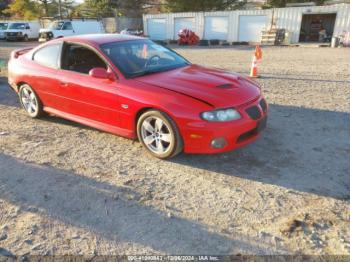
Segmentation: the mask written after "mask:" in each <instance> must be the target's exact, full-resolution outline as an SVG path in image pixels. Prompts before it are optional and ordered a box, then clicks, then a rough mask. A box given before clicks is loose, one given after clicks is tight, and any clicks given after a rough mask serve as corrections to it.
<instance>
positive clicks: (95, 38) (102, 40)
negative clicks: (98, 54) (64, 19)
mask: <svg viewBox="0 0 350 262" xmlns="http://www.w3.org/2000/svg"><path fill="white" fill-rule="evenodd" d="M140 39H144V38H143V37H138V36H133V35H121V34H90V35H78V36H69V37H64V38H61V40H62V41H68V42H69V41H72V42H81V43H85V44H91V45H102V44H107V43H113V42H121V41H129V40H140Z"/></svg>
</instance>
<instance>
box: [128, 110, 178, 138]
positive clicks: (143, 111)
mask: <svg viewBox="0 0 350 262" xmlns="http://www.w3.org/2000/svg"><path fill="white" fill-rule="evenodd" d="M149 110H157V111H160V112H164V111H162V110H161V109H158V108H154V107H145V108H142V109H140V110H139V111H138V112H137V114H136V117H135V127H134V132H135V136H136V139H138V137H137V122H138V121H139V118H140V116H141V115H142V114H143V113H145V112H147V111H149ZM164 113H166V112H164ZM166 114H167V113H166ZM169 117H170V118H171V119H172V120H173V122H174V124H175V126H176V127H177V129H178V130H179V131H180V128H179V127H178V125H177V123H176V122H175V120H174V119H173V118H172V117H171V116H169ZM180 138H181V139H182V141H183V138H182V134H181V132H180Z"/></svg>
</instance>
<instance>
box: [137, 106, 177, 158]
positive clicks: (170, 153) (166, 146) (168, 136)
mask: <svg viewBox="0 0 350 262" xmlns="http://www.w3.org/2000/svg"><path fill="white" fill-rule="evenodd" d="M137 136H138V138H139V140H140V142H141V143H142V145H143V146H144V147H145V148H146V149H147V150H148V152H150V153H151V154H152V155H153V156H155V157H158V158H161V159H166V158H171V157H174V156H176V155H177V154H179V153H180V152H181V151H182V149H183V143H182V139H181V136H180V133H179V130H178V128H177V127H176V124H175V122H174V121H173V120H172V119H171V118H170V117H169V116H168V115H167V114H165V113H163V112H160V111H157V110H150V111H147V112H146V113H144V114H143V115H141V117H140V118H139V120H138V123H137Z"/></svg>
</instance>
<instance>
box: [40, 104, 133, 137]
mask: <svg viewBox="0 0 350 262" xmlns="http://www.w3.org/2000/svg"><path fill="white" fill-rule="evenodd" d="M44 111H45V112H47V113H49V114H53V115H55V116H58V117H62V118H64V119H68V120H71V121H73V122H77V123H79V124H83V125H86V126H90V127H93V128H96V129H98V130H102V131H105V132H108V133H112V134H114V135H118V136H123V137H126V138H130V139H134V138H135V137H136V136H135V133H134V132H133V131H131V130H127V129H122V128H119V127H115V126H111V125H108V124H105V123H101V122H98V121H95V120H91V119H87V118H84V117H81V116H77V115H72V114H69V113H65V112H62V111H59V110H57V109H54V108H52V107H46V106H45V107H44Z"/></svg>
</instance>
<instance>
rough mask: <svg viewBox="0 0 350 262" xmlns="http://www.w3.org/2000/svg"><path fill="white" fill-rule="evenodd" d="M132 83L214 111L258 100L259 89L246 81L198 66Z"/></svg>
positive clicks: (234, 74) (140, 78)
mask: <svg viewBox="0 0 350 262" xmlns="http://www.w3.org/2000/svg"><path fill="white" fill-rule="evenodd" d="M135 80H138V81H141V82H143V83H146V84H150V85H155V86H158V87H161V88H165V89H168V90H172V91H174V92H178V93H182V94H185V95H187V96H190V97H193V98H195V99H197V100H201V101H203V102H205V103H207V104H210V105H211V106H213V107H215V108H225V107H236V106H239V105H242V104H245V103H247V102H249V101H252V100H254V99H256V98H257V97H259V96H260V88H259V87H258V85H257V84H256V83H254V82H253V81H251V80H249V79H248V78H246V77H244V76H242V75H240V74H237V73H233V72H229V71H224V70H220V69H214V68H208V67H203V66H199V65H189V66H186V67H182V68H178V69H175V70H171V71H166V72H162V73H157V74H152V75H148V76H143V77H138V78H136V79H135Z"/></svg>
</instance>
